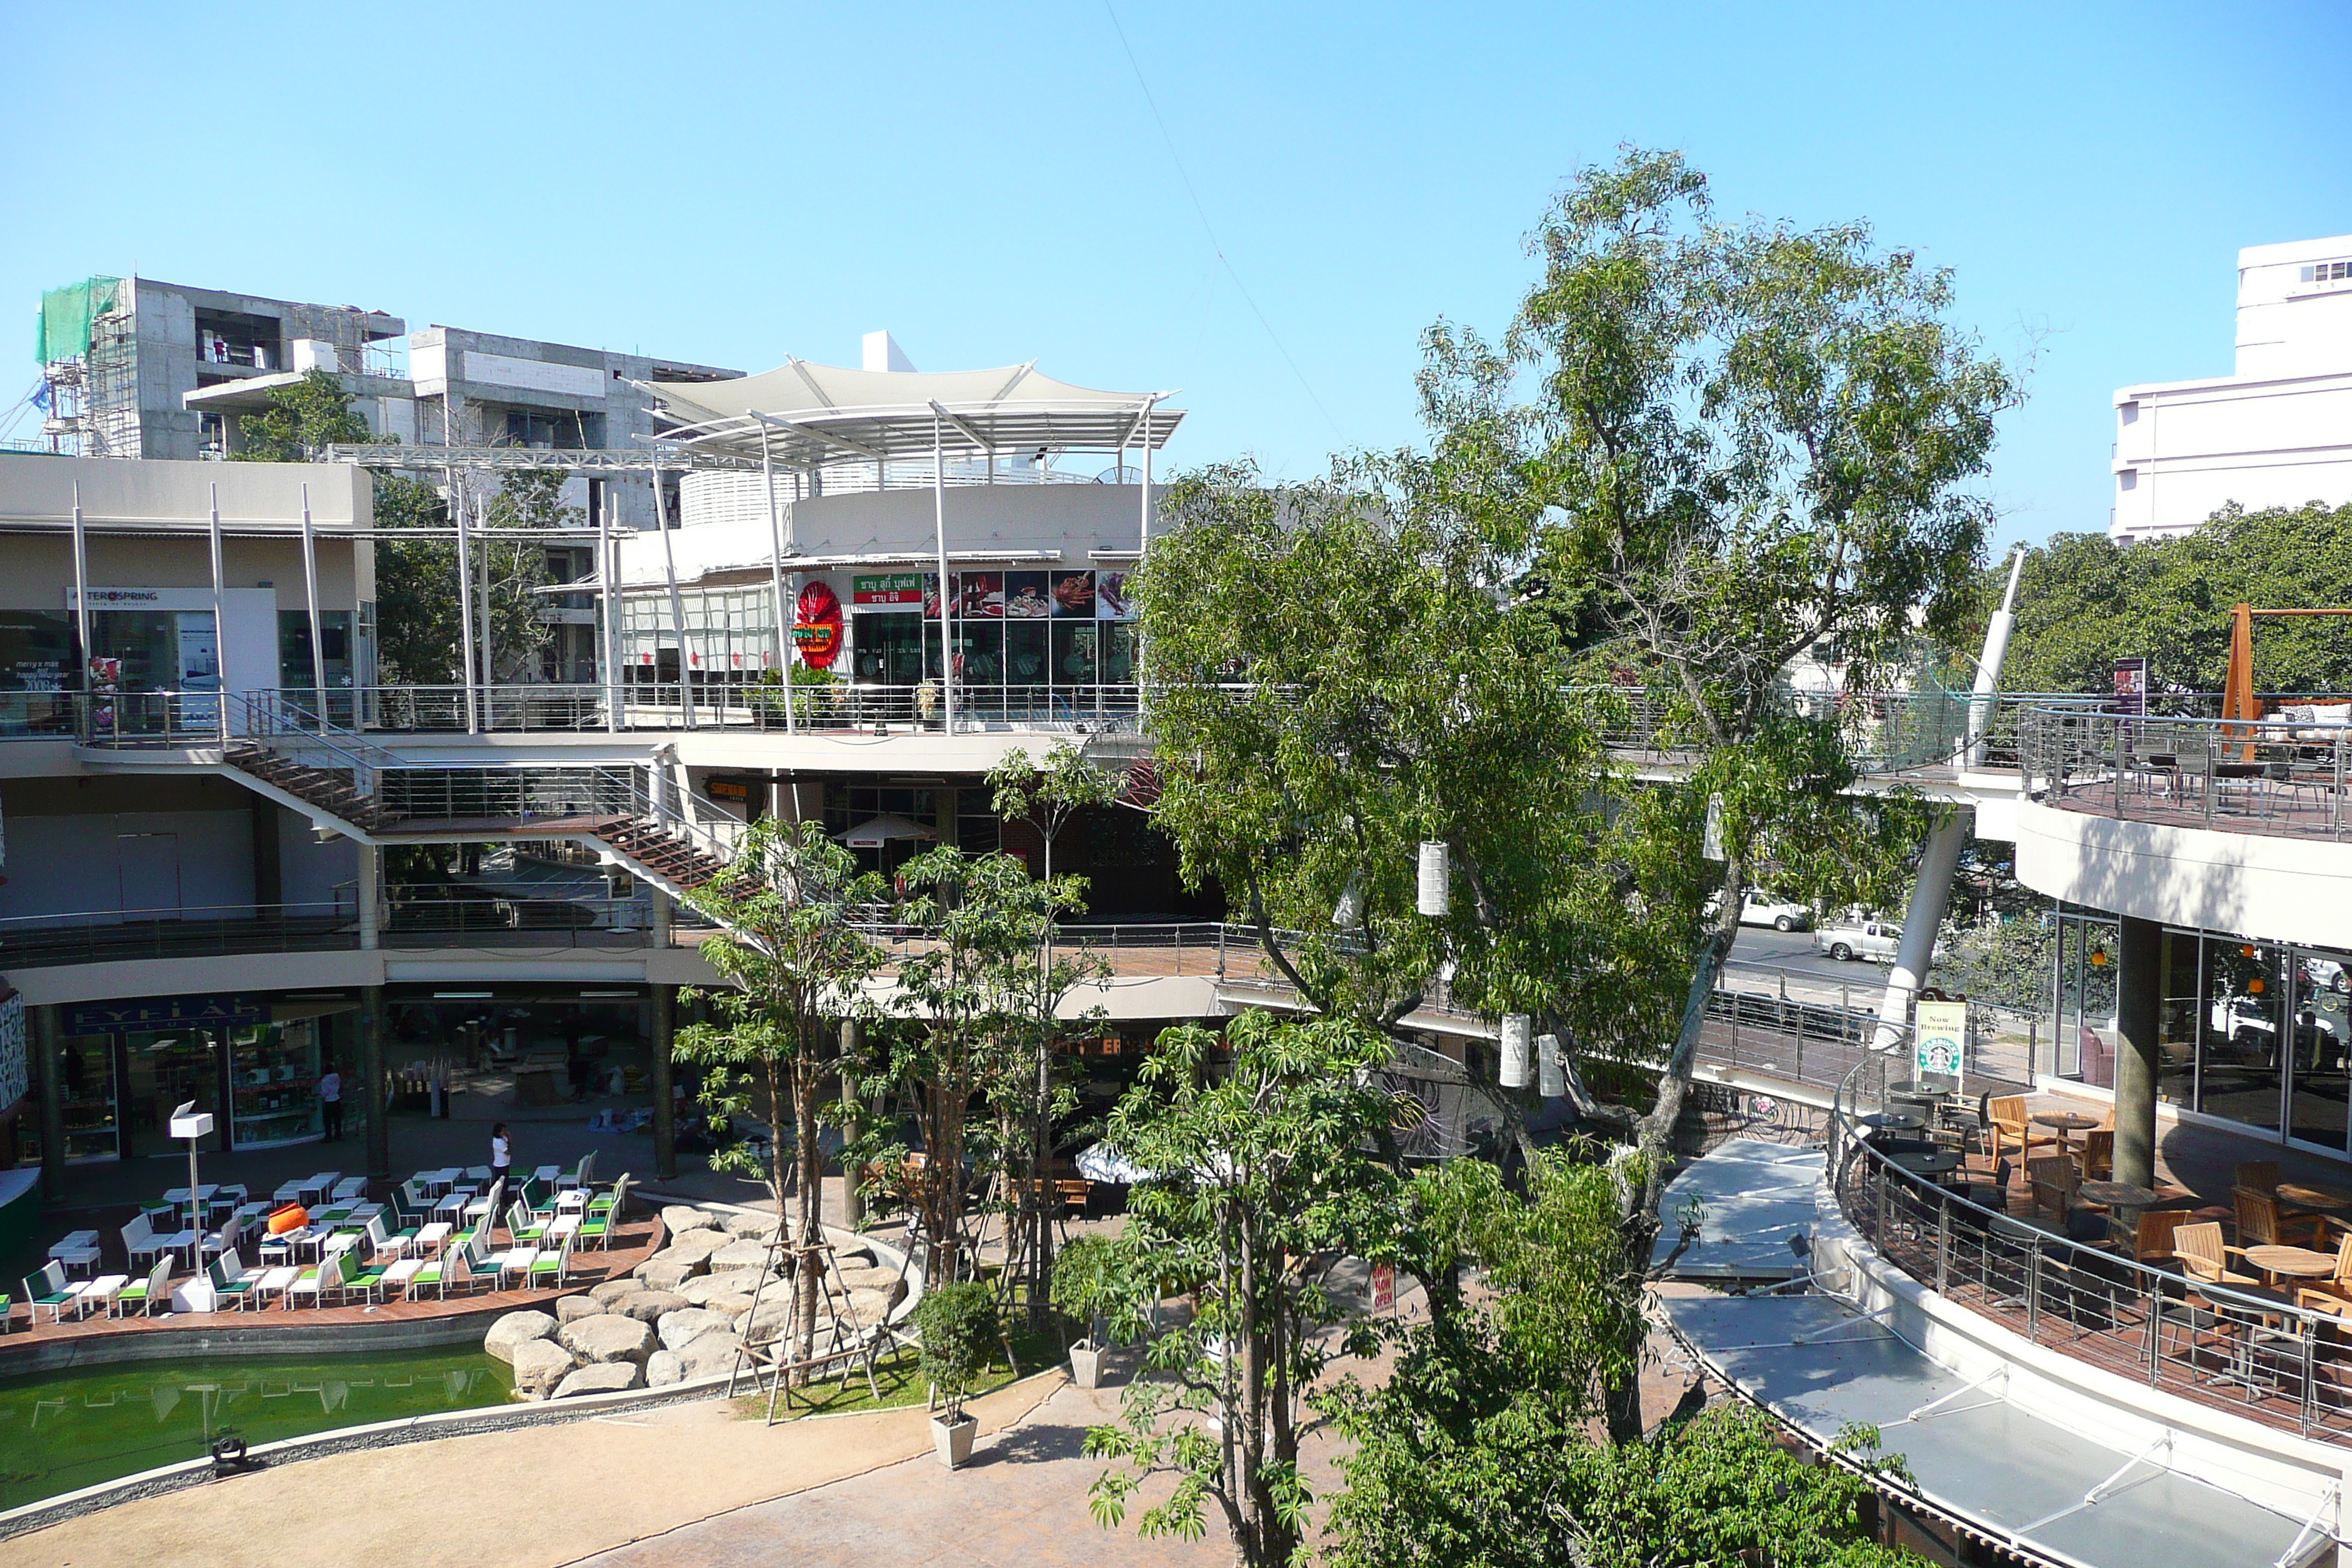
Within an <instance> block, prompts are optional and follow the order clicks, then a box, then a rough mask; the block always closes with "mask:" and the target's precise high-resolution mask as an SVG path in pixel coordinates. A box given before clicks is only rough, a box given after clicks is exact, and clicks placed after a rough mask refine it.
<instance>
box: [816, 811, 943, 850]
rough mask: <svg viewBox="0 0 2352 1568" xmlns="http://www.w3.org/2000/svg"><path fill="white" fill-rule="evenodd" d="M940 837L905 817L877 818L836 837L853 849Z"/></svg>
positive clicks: (876, 847) (877, 847) (837, 834)
mask: <svg viewBox="0 0 2352 1568" xmlns="http://www.w3.org/2000/svg"><path fill="white" fill-rule="evenodd" d="M834 837H835V838H836V839H838V840H840V841H841V842H842V843H844V844H846V845H848V846H849V847H851V848H852V849H879V848H880V847H882V846H883V845H885V844H887V843H888V842H890V840H892V839H893V838H937V837H939V835H938V834H936V833H934V832H932V831H931V830H930V829H929V828H928V827H925V826H923V825H922V824H921V823H919V822H915V821H911V820H909V819H908V818H907V817H903V816H877V817H875V818H873V819H872V820H871V821H868V822H861V823H859V824H858V825H857V826H855V827H853V828H851V829H849V830H848V831H847V832H846V833H836V834H835V835H834Z"/></svg>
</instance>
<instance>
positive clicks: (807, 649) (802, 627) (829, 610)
mask: <svg viewBox="0 0 2352 1568" xmlns="http://www.w3.org/2000/svg"><path fill="white" fill-rule="evenodd" d="M793 647H796V648H798V649H800V652H801V662H802V663H803V664H805V665H807V666H808V667H809V668H811V669H830V668H833V661H834V660H835V658H839V657H840V655H841V600H840V598H839V596H838V595H835V593H834V591H833V590H832V589H831V588H828V587H826V586H825V585H824V584H823V583H811V584H809V585H808V586H807V587H805V588H803V589H802V590H801V602H800V605H799V607H798V609H797V610H795V611H794V613H793Z"/></svg>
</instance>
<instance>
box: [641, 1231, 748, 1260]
mask: <svg viewBox="0 0 2352 1568" xmlns="http://www.w3.org/2000/svg"><path fill="white" fill-rule="evenodd" d="M734 1245H735V1238H734V1237H730V1236H729V1235H728V1234H727V1233H726V1232H725V1231H723V1230H689V1231H688V1232H687V1233H686V1234H685V1235H684V1236H677V1237H671V1238H670V1243H669V1245H668V1246H667V1247H663V1248H662V1249H661V1250H660V1251H659V1252H656V1253H655V1254H654V1256H655V1257H656V1258H701V1259H707V1258H709V1256H710V1255H711V1254H712V1253H714V1252H717V1251H718V1250H719V1249H720V1248H721V1247H732V1246H734Z"/></svg>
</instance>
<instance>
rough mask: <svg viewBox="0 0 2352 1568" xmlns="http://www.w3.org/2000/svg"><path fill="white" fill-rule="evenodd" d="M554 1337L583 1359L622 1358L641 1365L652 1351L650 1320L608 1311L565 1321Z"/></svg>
mask: <svg viewBox="0 0 2352 1568" xmlns="http://www.w3.org/2000/svg"><path fill="white" fill-rule="evenodd" d="M556 1339H557V1341H558V1342H560V1343H562V1346H563V1348H564V1349H565V1350H568V1351H570V1352H572V1354H573V1355H576V1356H578V1357H579V1358H580V1359H581V1360H582V1361H583V1362H614V1361H625V1362H634V1363H638V1364H640V1365H642V1364H643V1363H644V1362H645V1359H646V1357H647V1356H649V1355H651V1354H653V1352H654V1331H653V1326H652V1325H651V1324H649V1323H641V1322H639V1321H637V1320H636V1319H635V1318H621V1317H614V1316H613V1315H611V1314H609V1313H608V1314H606V1315H604V1316H603V1317H598V1318H583V1319H581V1320H580V1321H578V1322H576V1323H566V1324H564V1325H563V1328H562V1331H559V1332H558V1333H557V1335H556Z"/></svg>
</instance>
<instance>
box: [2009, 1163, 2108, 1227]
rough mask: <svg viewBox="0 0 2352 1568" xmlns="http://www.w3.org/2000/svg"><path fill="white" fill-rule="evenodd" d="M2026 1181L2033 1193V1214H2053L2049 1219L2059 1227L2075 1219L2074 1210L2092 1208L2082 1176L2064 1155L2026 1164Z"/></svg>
mask: <svg viewBox="0 0 2352 1568" xmlns="http://www.w3.org/2000/svg"><path fill="white" fill-rule="evenodd" d="M2025 1180H2026V1184H2027V1185H2029V1186H2030V1187H2032V1190H2033V1212H2034V1213H2035V1214H2037V1215H2039V1214H2040V1213H2042V1210H2044V1209H2047V1210H2049V1211H2050V1217H2051V1218H2053V1219H2054V1220H2056V1221H2057V1222H2058V1223H2059V1224H2060V1225H2062V1226H2063V1225H2064V1224H2066V1223H2067V1221H2068V1220H2070V1219H2071V1218H2073V1216H2074V1212H2075V1210H2077V1209H2080V1208H2086V1207H2090V1206H2093V1205H2086V1204H2084V1202H2083V1199H2082V1194H2081V1184H2082V1180H2083V1178H2082V1173H2080V1172H2079V1171H2077V1170H2076V1169H2075V1168H2074V1161H2073V1160H2071V1159H2068V1158H2067V1157H2066V1156H2065V1155H2063V1154H2045V1155H2043V1156H2042V1158H2041V1159H2039V1160H2028V1161H2027V1162H2026V1163H2025Z"/></svg>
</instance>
